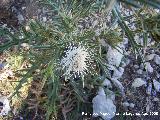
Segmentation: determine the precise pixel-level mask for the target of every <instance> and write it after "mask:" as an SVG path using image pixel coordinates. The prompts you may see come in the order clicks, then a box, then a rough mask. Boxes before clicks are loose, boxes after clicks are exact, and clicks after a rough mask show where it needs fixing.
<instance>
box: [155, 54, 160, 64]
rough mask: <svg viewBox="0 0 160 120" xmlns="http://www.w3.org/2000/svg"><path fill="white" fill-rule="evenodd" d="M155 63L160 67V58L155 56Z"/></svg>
mask: <svg viewBox="0 0 160 120" xmlns="http://www.w3.org/2000/svg"><path fill="white" fill-rule="evenodd" d="M154 62H155V63H156V64H157V65H160V56H158V55H155V57H154Z"/></svg>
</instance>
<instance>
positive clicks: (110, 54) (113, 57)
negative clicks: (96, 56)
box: [106, 47, 123, 67]
mask: <svg viewBox="0 0 160 120" xmlns="http://www.w3.org/2000/svg"><path fill="white" fill-rule="evenodd" d="M117 49H118V50H117ZM117 49H114V48H112V47H109V49H108V51H107V55H106V59H107V61H108V63H109V64H111V65H115V66H117V67H119V65H120V63H121V60H122V58H123V54H122V53H123V50H122V49H120V48H119V47H117ZM120 52H121V53H120Z"/></svg>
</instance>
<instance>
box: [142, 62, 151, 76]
mask: <svg viewBox="0 0 160 120" xmlns="http://www.w3.org/2000/svg"><path fill="white" fill-rule="evenodd" d="M142 66H143V64H141V68H142ZM145 69H146V70H147V71H148V72H150V73H152V72H153V68H152V66H151V64H150V63H149V62H146V63H145Z"/></svg>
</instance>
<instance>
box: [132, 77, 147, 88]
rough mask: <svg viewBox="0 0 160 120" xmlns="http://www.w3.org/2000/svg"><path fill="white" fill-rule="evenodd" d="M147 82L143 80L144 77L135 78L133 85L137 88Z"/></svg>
mask: <svg viewBox="0 0 160 120" xmlns="http://www.w3.org/2000/svg"><path fill="white" fill-rule="evenodd" d="M145 84H146V81H144V80H142V78H136V79H134V82H133V83H132V87H134V88H136V87H140V86H142V85H145Z"/></svg>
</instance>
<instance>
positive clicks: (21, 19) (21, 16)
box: [17, 14, 24, 23]
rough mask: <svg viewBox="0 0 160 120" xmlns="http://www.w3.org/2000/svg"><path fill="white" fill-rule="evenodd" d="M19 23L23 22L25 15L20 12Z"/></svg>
mask: <svg viewBox="0 0 160 120" xmlns="http://www.w3.org/2000/svg"><path fill="white" fill-rule="evenodd" d="M17 18H18V21H19V23H22V22H23V21H24V17H23V15H21V14H18V16H17Z"/></svg>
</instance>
